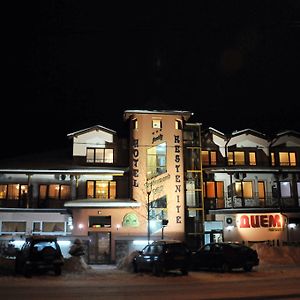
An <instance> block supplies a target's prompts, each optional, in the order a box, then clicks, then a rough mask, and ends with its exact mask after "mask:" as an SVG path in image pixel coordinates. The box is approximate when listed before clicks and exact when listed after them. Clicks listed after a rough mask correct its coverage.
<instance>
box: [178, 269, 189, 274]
mask: <svg viewBox="0 0 300 300" xmlns="http://www.w3.org/2000/svg"><path fill="white" fill-rule="evenodd" d="M180 271H181V274H182V275H188V274H189V271H188V270H187V269H186V268H183V269H181V270H180Z"/></svg>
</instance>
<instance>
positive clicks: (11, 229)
mask: <svg viewBox="0 0 300 300" xmlns="http://www.w3.org/2000/svg"><path fill="white" fill-rule="evenodd" d="M1 233H2V234H12V233H19V234H25V233H26V222H11V221H2V223H1Z"/></svg>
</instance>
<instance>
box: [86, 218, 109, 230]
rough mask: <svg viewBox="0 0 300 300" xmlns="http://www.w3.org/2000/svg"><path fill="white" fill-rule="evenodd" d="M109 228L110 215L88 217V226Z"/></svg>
mask: <svg viewBox="0 0 300 300" xmlns="http://www.w3.org/2000/svg"><path fill="white" fill-rule="evenodd" d="M102 227H104V228H110V227H111V216H91V217H89V228H102Z"/></svg>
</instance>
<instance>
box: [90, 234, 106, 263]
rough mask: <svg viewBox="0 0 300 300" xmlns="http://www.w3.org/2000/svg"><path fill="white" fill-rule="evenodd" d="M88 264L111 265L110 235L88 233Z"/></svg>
mask: <svg viewBox="0 0 300 300" xmlns="http://www.w3.org/2000/svg"><path fill="white" fill-rule="evenodd" d="M89 240H90V243H89V250H88V263H89V264H109V263H111V233H110V232H89Z"/></svg>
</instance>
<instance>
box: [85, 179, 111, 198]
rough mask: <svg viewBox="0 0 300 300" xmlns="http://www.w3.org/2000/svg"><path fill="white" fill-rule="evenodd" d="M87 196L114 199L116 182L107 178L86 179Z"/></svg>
mask: <svg viewBox="0 0 300 300" xmlns="http://www.w3.org/2000/svg"><path fill="white" fill-rule="evenodd" d="M87 197H88V198H97V199H115V198H116V182H115V181H107V180H96V181H91V180H88V181H87Z"/></svg>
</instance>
